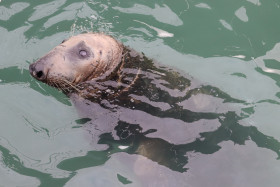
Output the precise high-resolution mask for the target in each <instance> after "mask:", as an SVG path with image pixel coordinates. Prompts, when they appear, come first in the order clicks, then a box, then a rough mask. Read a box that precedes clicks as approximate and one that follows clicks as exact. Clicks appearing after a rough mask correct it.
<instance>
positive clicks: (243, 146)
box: [0, 0, 280, 186]
mask: <svg viewBox="0 0 280 187" xmlns="http://www.w3.org/2000/svg"><path fill="white" fill-rule="evenodd" d="M279 9H280V3H279V2H278V1H276V0H271V1H260V0H247V1H241V0H239V1H224V2H222V1H213V2H208V1H200V2H198V1H188V0H176V1H165V0H161V1H151V0H149V1H141V2H137V1H128V0H125V1H118V0H114V1H92V0H87V1H75V0H70V1H66V0H57V1H50V0H48V1H44V2H39V1H38V2H37V1H36V2H35V1H34V2H30V1H23V0H16V1H7V0H2V1H1V2H0V35H1V37H0V47H1V50H0V56H1V60H0V103H1V105H0V119H1V125H0V155H1V157H0V163H1V164H0V180H1V185H3V186H64V185H65V186H77V185H79V186H122V185H127V186H175V185H176V186H278V185H279V183H280V179H279V177H278V176H279V174H280V167H279V166H280V164H279V155H280V152H279V151H280V142H279V141H280V135H279V134H280V127H279V120H280V117H279V104H280V91H279V86H280V55H279V54H280V34H279V33H280V24H279V17H280V11H279ZM85 31H86V32H87V31H94V32H105V33H107V34H110V35H112V36H114V37H115V38H117V39H118V40H120V41H122V42H123V43H124V44H125V45H128V46H130V47H132V48H134V49H136V50H137V51H139V52H143V53H144V54H145V55H146V56H148V57H150V58H153V59H156V61H158V62H159V63H161V64H162V65H166V66H170V67H173V68H174V69H177V70H178V71H181V72H184V73H186V74H188V76H189V77H192V79H191V80H193V81H195V82H197V83H198V84H199V85H204V86H208V87H207V88H209V89H208V90H210V89H214V90H216V91H217V92H218V93H219V95H217V96H215V95H214V94H212V95H211V94H206V93H203V92H200V94H196V95H194V96H193V97H190V98H189V99H187V100H185V101H184V102H182V103H181V106H182V107H183V108H184V109H186V110H189V111H191V112H193V113H196V114H200V113H205V112H206V113H212V114H223V116H224V118H215V119H211V120H210V119H205V117H204V116H203V115H201V116H199V115H198V117H197V119H195V120H193V121H184V120H182V119H183V118H179V119H177V120H175V117H174V116H169V117H167V116H165V117H155V116H153V115H151V112H150V113H149V111H148V112H146V113H141V115H139V116H140V117H139V116H135V117H134V118H132V117H131V115H129V113H128V114H126V115H122V118H123V119H126V121H129V119H130V120H132V119H134V121H135V123H132V122H131V123H129V124H127V123H122V122H120V123H117V125H116V127H108V126H106V122H107V121H106V120H110V119H106V116H108V115H106V113H102V112H101V113H102V115H101V116H103V117H104V116H105V117H104V118H103V119H102V118H101V117H99V118H98V119H97V120H100V121H99V122H104V129H102V130H101V131H99V133H98V136H92V134H93V133H94V132H96V131H94V128H92V127H91V126H89V125H88V119H86V118H82V117H81V116H79V115H78V113H77V111H76V109H75V107H74V106H73V104H72V103H71V101H70V100H69V98H67V97H66V96H65V95H64V94H63V93H61V92H59V91H58V90H56V89H54V88H51V87H49V86H47V85H44V84H43V83H40V82H38V81H36V80H34V79H33V78H31V76H30V75H29V72H28V66H29V64H30V63H32V62H34V61H35V60H36V59H38V58H39V57H41V56H42V55H44V54H45V53H47V52H48V51H49V50H50V49H52V48H53V47H54V46H56V45H58V44H59V43H60V42H61V41H62V40H63V39H65V38H68V37H69V36H72V35H74V34H79V33H82V32H85ZM221 93H223V94H224V95H223V94H221ZM230 98H231V99H230ZM100 111H103V110H102V107H100ZM137 117H138V118H137ZM124 121H125V120H124ZM171 122H172V123H171ZM99 124H100V123H99ZM127 125H128V126H129V127H128V126H127ZM107 127H108V128H107ZM124 128H130V131H129V132H134V135H135V137H136V140H139V141H140V140H141V141H142V142H152V143H153V142H156V143H158V142H160V143H159V144H158V145H160V147H159V150H160V151H159V153H154V154H155V156H154V157H151V156H150V157H149V156H148V155H145V154H142V155H141V154H137V152H135V150H134V148H135V147H133V146H130V144H129V143H130V142H129V141H130V140H129V139H127V140H126V141H120V139H118V134H119V132H120V130H123V129H124ZM98 130H100V129H98ZM141 141H140V142H141ZM174 150H176V151H177V150H178V151H179V152H176V151H175V152H174ZM180 151H181V152H180ZM148 153H152V152H151V151H148ZM148 153H147V154H148ZM161 154H163V155H164V156H165V157H164V158H165V161H164V162H161V161H159V158H160V156H161ZM155 158H156V159H158V160H156V159H155ZM174 159H175V160H174Z"/></svg>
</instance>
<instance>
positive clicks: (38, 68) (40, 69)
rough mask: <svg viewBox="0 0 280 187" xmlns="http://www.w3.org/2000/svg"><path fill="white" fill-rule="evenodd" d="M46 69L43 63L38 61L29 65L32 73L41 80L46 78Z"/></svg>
mask: <svg viewBox="0 0 280 187" xmlns="http://www.w3.org/2000/svg"><path fill="white" fill-rule="evenodd" d="M44 69H45V68H44V66H43V65H40V64H37V63H33V64H30V66H29V72H30V74H31V75H32V76H33V77H34V78H36V79H37V80H39V81H43V80H45V79H46V72H45V71H44Z"/></svg>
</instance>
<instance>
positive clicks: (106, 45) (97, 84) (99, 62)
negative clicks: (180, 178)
mask: <svg viewBox="0 0 280 187" xmlns="http://www.w3.org/2000/svg"><path fill="white" fill-rule="evenodd" d="M29 71H30V74H31V75H32V76H33V77H34V78H36V79H37V80H39V81H42V82H44V83H46V84H48V85H50V86H53V87H56V88H58V89H59V90H61V91H62V92H64V93H65V94H66V95H68V96H69V97H70V99H71V100H72V102H73V103H74V105H75V106H76V108H77V109H78V112H79V113H80V114H81V116H82V117H83V119H85V121H86V123H87V124H90V125H89V127H88V128H89V129H88V130H87V131H89V132H91V135H92V134H94V136H91V137H92V138H93V139H94V138H95V140H93V141H92V142H98V144H100V143H102V142H106V144H114V145H115V144H121V145H128V146H129V149H127V150H128V152H130V153H133V154H140V155H142V156H145V157H147V158H150V159H151V160H153V161H156V162H158V163H159V164H161V165H165V166H166V167H169V168H172V169H173V170H176V171H180V172H182V171H185V168H183V166H184V164H182V163H186V159H184V156H183V155H184V154H185V152H186V150H181V147H182V146H175V144H174V143H171V142H169V141H166V140H164V139H161V138H146V135H148V134H150V133H155V132H156V131H157V130H159V127H160V126H161V125H163V124H165V123H167V122H168V124H170V125H169V126H167V125H165V129H164V131H168V132H171V131H172V132H174V131H175V129H174V126H173V125H174V124H176V125H178V124H181V123H183V124H185V123H192V122H194V121H199V120H200V119H204V120H205V119H218V118H219V116H220V114H217V113H211V112H195V111H191V110H188V109H186V108H184V105H183V103H184V101H186V100H187V99H189V98H190V97H192V96H193V95H196V94H199V93H203V94H207V95H212V96H215V97H216V95H218V94H220V95H221V97H227V96H226V95H223V94H221V92H220V91H219V90H218V89H216V88H213V87H207V86H200V87H197V86H196V85H195V81H193V80H192V78H191V77H188V76H187V75H185V74H183V73H180V72H179V71H175V70H173V69H171V68H169V67H164V66H162V65H159V64H158V63H156V62H155V61H154V60H151V59H149V58H147V57H146V56H145V55H144V54H143V53H138V52H136V51H135V50H133V49H131V48H129V47H126V46H124V45H123V44H121V43H120V42H118V41H117V40H115V39H114V38H113V37H111V36H108V35H105V34H102V33H86V34H80V35H77V36H73V37H71V38H69V39H67V40H65V41H63V42H62V43H61V44H60V45H58V46H57V47H55V48H54V49H53V50H51V51H50V52H49V53H47V54H46V55H45V56H43V57H42V58H40V59H38V60H37V61H36V62H34V63H33V64H31V65H30V67H29ZM200 103H201V102H200ZM166 119H167V120H166ZM140 125H141V126H140ZM147 125H148V126H147ZM153 125H155V126H153ZM156 125H158V127H156ZM152 127H154V128H152ZM85 128H86V127H85ZM108 128H109V129H108ZM151 128H152V129H151ZM142 129H145V132H142ZM147 129H149V130H147ZM114 131H115V132H116V135H115V137H119V138H118V139H119V141H117V140H114V137H110V135H108V134H106V132H107V133H110V134H111V133H113V132H114ZM179 131H180V130H179ZM96 132H103V133H104V134H101V135H100V134H96ZM180 133H181V131H180ZM163 134H164V135H166V134H165V133H163ZM168 136H170V137H169V138H168V139H169V140H172V139H174V137H172V134H171V133H170V134H168ZM99 137H100V139H98V138H99ZM104 137H105V138H104ZM96 138H97V139H96ZM175 139H176V138H175ZM110 142H111V143H110ZM163 145H164V146H163ZM167 147H170V149H166V148H167ZM171 148H172V149H171ZM180 150H181V151H180ZM179 152H180V153H182V154H178V153H179ZM159 154H160V155H161V156H158V155H159ZM179 158H180V160H181V161H182V163H179V164H178V163H177V160H178V159H179Z"/></svg>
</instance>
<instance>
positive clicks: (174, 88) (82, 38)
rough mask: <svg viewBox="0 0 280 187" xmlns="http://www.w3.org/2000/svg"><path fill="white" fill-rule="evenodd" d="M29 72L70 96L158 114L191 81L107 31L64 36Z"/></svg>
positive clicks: (182, 94) (181, 96) (174, 101)
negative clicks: (107, 33)
mask: <svg viewBox="0 0 280 187" xmlns="http://www.w3.org/2000/svg"><path fill="white" fill-rule="evenodd" d="M29 71H30V74H31V75H32V76H33V77H34V78H36V79H37V80H39V81H42V82H44V83H46V84H48V85H50V86H53V87H56V88H58V89H60V90H62V91H63V92H64V93H65V94H67V95H68V96H70V98H77V97H82V98H85V99H87V100H90V101H92V102H97V103H100V102H101V101H104V100H106V101H108V102H109V103H111V104H115V105H118V106H125V107H128V108H135V109H136V108H141V110H148V111H154V112H155V113H157V114H160V113H161V111H168V110H169V109H171V110H174V107H175V108H176V106H178V104H177V103H178V101H179V100H180V99H184V98H185V97H186V93H187V92H188V91H189V90H188V87H189V86H190V80H189V79H187V78H186V77H185V76H182V75H181V74H180V73H178V72H176V71H171V70H170V68H167V67H162V66H158V65H157V64H156V63H155V62H154V61H153V60H151V59H149V58H147V57H146V56H145V55H144V54H141V53H138V52H136V51H134V50H133V49H130V48H128V47H126V46H124V45H123V44H121V43H120V42H118V41H117V40H115V39H114V38H113V37H111V36H108V35H105V34H102V33H86V34H80V35H77V36H73V37H71V38H69V39H67V40H64V41H63V42H62V43H61V44H60V45H58V46H57V47H55V48H54V49H53V50H51V51H50V52H49V53H47V54H46V55H45V56H43V57H42V58H40V59H39V60H37V61H36V62H35V63H33V64H31V65H30V67H29ZM72 96H76V97H72ZM178 96H179V97H178ZM73 100H75V99H73ZM149 101H151V102H149ZM108 102H107V103H108ZM159 102H164V103H165V104H163V105H162V104H160V103H159ZM167 103H168V104H167ZM170 106H174V107H170ZM151 109H152V110H151ZM172 113H173V112H172ZM162 115H163V114H162Z"/></svg>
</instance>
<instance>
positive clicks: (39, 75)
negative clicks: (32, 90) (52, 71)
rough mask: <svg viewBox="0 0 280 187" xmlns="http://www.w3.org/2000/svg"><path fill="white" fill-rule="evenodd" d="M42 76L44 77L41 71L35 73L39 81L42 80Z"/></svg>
mask: <svg viewBox="0 0 280 187" xmlns="http://www.w3.org/2000/svg"><path fill="white" fill-rule="evenodd" d="M43 75H44V73H43V71H38V72H37V73H36V77H37V78H39V79H40V78H42V77H43Z"/></svg>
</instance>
